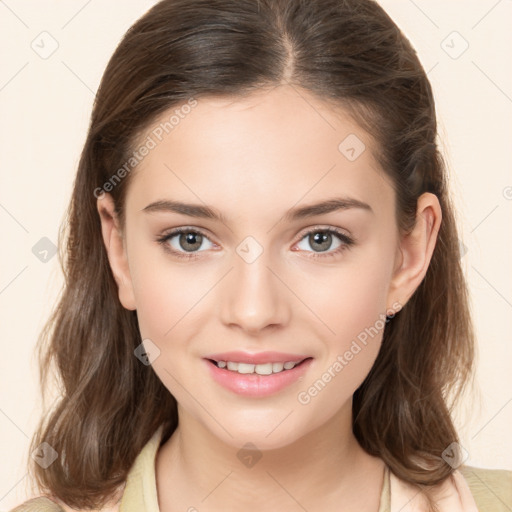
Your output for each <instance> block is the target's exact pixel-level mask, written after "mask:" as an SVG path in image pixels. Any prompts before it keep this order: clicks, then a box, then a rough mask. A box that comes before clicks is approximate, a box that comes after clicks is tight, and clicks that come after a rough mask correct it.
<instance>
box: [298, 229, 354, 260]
mask: <svg viewBox="0 0 512 512" xmlns="http://www.w3.org/2000/svg"><path fill="white" fill-rule="evenodd" d="M336 239H337V241H338V243H337V245H335V247H332V244H333V242H335V241H336ZM304 241H305V242H306V243H307V244H309V246H310V247H312V248H313V250H314V251H313V252H315V253H316V254H318V253H322V252H327V251H329V249H334V250H332V251H329V253H330V254H332V253H337V252H339V251H340V250H343V249H344V248H346V247H348V246H350V245H351V244H352V243H353V240H352V239H351V238H350V237H349V236H347V235H345V234H344V233H342V232H340V231H338V230H336V229H332V228H329V229H315V230H313V231H309V232H308V233H306V234H305V236H304V237H303V238H302V239H301V241H300V243H302V242H304ZM300 249H301V250H306V251H307V249H304V248H303V247H300Z"/></svg>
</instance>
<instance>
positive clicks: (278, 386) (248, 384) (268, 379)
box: [205, 359, 313, 397]
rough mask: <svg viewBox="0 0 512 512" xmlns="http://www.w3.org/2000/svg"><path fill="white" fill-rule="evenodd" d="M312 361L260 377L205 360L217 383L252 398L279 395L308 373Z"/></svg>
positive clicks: (308, 360)
mask: <svg viewBox="0 0 512 512" xmlns="http://www.w3.org/2000/svg"><path fill="white" fill-rule="evenodd" d="M312 361H313V359H307V360H306V361H304V362H303V363H301V364H299V365H298V366H295V367H293V368H292V369H291V370H283V371H281V372H279V373H273V374H271V375H258V374H256V373H249V374H242V373H238V372H233V371H231V370H226V369H224V368H219V367H218V366H216V365H215V364H213V363H212V362H211V361H210V360H208V359H205V362H206V364H207V365H208V366H209V368H210V372H211V375H212V377H213V379H214V380H215V381H216V382H218V383H219V384H220V385H221V386H223V387H225V388H226V389H229V390H230V391H233V392H234V393H236V394H238V395H243V396H250V397H264V396H269V395H273V394H274V393H278V392H279V391H281V390H283V389H284V388H286V387H287V386H290V385H291V384H293V383H294V382H296V381H297V380H299V378H300V377H302V376H303V375H304V374H305V373H306V372H307V370H308V368H309V367H310V365H311V363H312Z"/></svg>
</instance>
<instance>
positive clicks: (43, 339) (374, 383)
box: [29, 0, 475, 508]
mask: <svg viewBox="0 0 512 512" xmlns="http://www.w3.org/2000/svg"><path fill="white" fill-rule="evenodd" d="M279 84H290V85H291V86H293V87H300V88H303V89H304V90H307V91H310V92H311V93H313V94H315V95H316V96H317V97H318V98H320V99H322V100H325V101H329V102H332V104H333V105H340V106H343V107H344V108H345V109H348V111H349V112H350V113H351V114H352V115H353V116H354V119H356V121H357V122H358V123H359V124H360V125H361V126H362V127H363V128H365V129H366V130H367V131H368V132H369V133H370V134H371V135H372V136H373V137H374V139H375V140H376V141H377V143H378V154H377V155H375V156H376V157H377V158H378V161H379V163H380V165H381V167H382V169H383V170H384V172H385V173H386V174H387V175H388V176H389V177H390V178H391V181H392V183H393V186H394V189H395V192H396V221H397V225H398V227H399V229H400V232H401V233H406V232H408V231H409V230H411V228H412V227H413V226H414V222H415V215H416V207H417V200H418V197H419V196H420V195H421V194H422V193H424V192H431V193H433V194H435V195H436V196H437V197H438V199H439V202H440V205H441V209H442V223H441V227H440V231H439V233H438V241H437V244H436V246H435V250H434V253H433V256H432V259H431V262H430V266H429V268H428V271H427V273H426V276H425V278H424V280H423V281H422V282H421V284H420V285H419V287H418V288H417V289H416V291H415V293H414V294H413V295H412V297H411V298H410V300H409V301H408V302H407V304H406V305H405V306H404V307H403V309H402V310H401V311H400V312H399V313H398V314H397V315H396V316H395V317H394V318H392V319H391V320H390V321H389V322H388V323H387V324H386V327H385V329H384V334H383V341H382V346H381V350H380V352H379V354H378V356H377V359H376V361H375V364H374V365H373V367H372V369H371V371H370V372H369V374H368V376H367V377H366V379H365V380H364V382H363V383H362V384H361V386H360V387H359V388H358V389H357V391H356V392H355V394H354V397H353V431H354V433H355V436H356V437H357V439H358V441H359V443H360V444H361V446H362V447H363V448H364V449H365V450H366V451H367V452H368V453H369V454H372V455H375V456H378V457H381V458H382V459H383V460H384V461H385V463H386V464H387V465H388V466H389V468H390V469H391V471H392V472H393V473H394V474H395V475H396V476H398V477H399V478H401V479H403V480H405V481H407V482H409V483H411V484H414V485H417V486H418V488H419V489H420V490H421V491H422V492H425V495H426V496H427V497H428V496H429V489H430V488H431V486H434V485H435V484H437V483H440V482H442V481H444V480H445V479H446V478H447V477H448V476H449V475H450V474H451V473H452V472H453V471H454V468H453V467H451V466H450V465H449V464H447V463H446V462H445V461H444V460H443V457H442V453H443V451H444V450H445V448H447V447H448V446H449V445H450V444H451V443H452V442H454V441H458V435H457V432H456V429H455V427H454V424H453V420H452V418H451V414H452V412H453V408H454V406H455V404H456V403H457V402H458V401H459V400H460V398H461V395H462V394H463V392H464V391H465V390H466V389H467V387H468V384H469V383H470V382H471V379H472V377H473V365H474V350H475V347H474V331H473V326H472V321H471V317H470V307H469V296H468V290H467V284H466V282H465V277H464V273H463V269H462V267H461V261H460V253H459V237H458V233H457V225H456V219H455V212H454V208H453V206H452V203H451V199H450V194H449V191H448V179H447V173H446V165H445V163H444V161H443V158H442V156H441V153H440V150H439V149H438V145H437V141H436V139H437V122H436V111H435V105H434V98H433V93H432V89H431V85H430V83H429V80H428V78H427V76H426V73H425V71H424V69H423V67H422V65H421V64H420V61H419V59H418V57H417V55H416V52H415V50H414V49H413V48H412V46H411V44H410V42H409V41H408V39H407V38H406V37H405V36H404V34H403V33H402V32H401V31H400V30H399V28H398V27H397V26H396V25H395V23H394V22H393V21H392V20H391V19H390V17H389V16H388V15H387V14H386V13H385V11H384V10H383V9H382V8H381V7H380V6H379V5H378V4H377V3H376V2H375V1H372V0H259V1H256V0H163V1H161V2H159V3H158V4H156V5H155V6H154V7H152V8H151V9H150V10H149V11H148V12H147V13H146V14H144V15H143V16H142V17H141V18H140V19H139V20H138V21H137V22H136V23H135V24H134V25H133V26H132V27H131V28H130V29H129V30H128V31H127V33H126V34H125V36H124V38H123V39H122V41H121V42H120V44H119V45H118V47H117V48H116V50H115V52H114V54H113V55H112V57H111V59H110V61H109V63H108V65H107V68H106V70H105V72H104V75H103V77H102V80H101V84H100V87H99V90H98V92H97V95H96V99H95V103H94V107H93V112H92V115H91V121H90V126H89V130H88V134H87V138H86V141H85V144H84V147H83V151H82V154H81V158H80V162H79V166H78V170H77V174H76V177H75V181H74V188H73V193H72V197H71V201H70V204H69V208H68V210H67V213H66V218H65V219H64V221H63V223H62V224H61V226H60V231H59V260H60V264H61V267H62V270H63V273H64V276H65V284H64V287H63V289H62V291H61V294H60V297H59V301H58V303H57V305H56V307H55V309H54V310H53V311H52V314H51V316H50V318H49V320H48V322H47V323H46V325H45V326H44V329H43V330H42V332H41V335H40V337H39V340H38V345H37V346H38V357H39V364H40V380H41V388H42V390H43V391H42V394H43V404H45V403H46V398H45V396H46V394H47V387H48V384H49V377H50V376H54V377H55V378H56V382H57V384H58V388H57V390H58V393H57V395H58V397H57V398H56V399H55V400H54V401H53V403H52V404H51V406H49V407H46V406H45V411H44V414H43V416H42V418H41V419H40V421H39V424H38V427H37V431H36V433H35V434H34V436H33V438H32V442H31V446H30V450H31V451H32V450H34V449H35V448H36V447H37V446H39V444H40V443H42V442H44V441H46V442H47V443H49V444H50V445H51V446H52V447H53V448H54V449H55V450H56V451H57V453H58V454H59V457H58V458H57V460H55V462H53V464H51V465H50V466H49V467H47V468H46V469H43V468H42V467H41V466H39V465H38V464H36V463H34V462H32V463H31V467H30V468H29V471H30V473H31V474H32V476H33V480H34V481H35V482H36V484H37V487H38V489H39V490H40V491H42V493H43V494H46V495H48V496H49V497H56V498H57V499H59V500H62V501H63V502H64V503H66V504H68V505H70V506H72V507H75V508H99V507H101V506H103V505H104V504H105V503H106V502H107V501H108V500H109V499H110V497H111V495H112V494H113V492H114V490H115V489H116V488H118V487H119V486H120V485H122V483H123V482H124V481H125V479H126V477H127V473H128V471H129V469H130V467H131V465H132V464H133V462H134V460H135V458H136V456H137V455H138V454H139V452H140V451H141V449H142V448H143V446H144V445H145V444H146V443H147V441H148V440H149V439H150V437H151V436H152V435H153V434H154V433H155V431H156V429H157V428H158V427H159V426H160V425H164V438H163V439H164V440H166V439H168V438H169V437H170V436H171V434H172V433H173V431H174V430H175V428H176V426H177V423H178V415H177V404H176V400H175V398H174V397H173V396H172V395H171V394H170V393H169V391H168V390H167V389H166V388H165V387H164V385H163V384H162V382H161V381H160V380H159V378H158V377H157V375H156V374H155V372H154V371H153V369H152V367H151V366H145V365H143V364H140V361H139V360H138V359H137V358H136V357H135V356H134V349H135V348H136V347H137V346H138V345H139V344H140V343H141V335H140V332H139V328H138V322H137V313H136V311H128V310H126V309H124V308H123V306H122V305H121V303H120V301H119V299H118V294H117V285H116V282H115V280H114V277H113V274H112V271H111V268H110V265H109V262H108V259H107V254H106V250H105V246H104V243H103V240H102V236H101V224H100V218H99V214H98V212H97V209H96V199H97V194H96V193H95V191H97V190H99V189H101V188H102V187H103V186H104V184H105V183H107V182H109V180H111V179H112V176H113V174H114V173H115V172H116V170H117V169H119V168H121V167H122V166H123V165H124V164H125V162H127V161H128V160H129V159H130V156H131V155H133V151H134V148H135V147H136V141H137V140H138V137H139V136H140V134H141V133H144V130H145V129H147V128H148V127H149V126H151V123H153V122H154V121H155V120H156V119H157V118H158V117H159V116H161V115H162V114H163V113H164V112H166V111H168V110H169V109H170V108H171V107H173V106H179V105H183V104H184V103H186V102H188V101H189V100H190V99H191V98H195V99H196V100H199V101H200V99H201V98H203V97H204V98H207V97H209V96H213V95H215V96H225V97H241V96H243V95H246V94H250V93H251V92H252V91H257V90H260V89H261V88H265V87H270V88H271V87H273V86H276V85H279ZM129 184H130V174H129V173H127V175H126V176H125V177H124V178H123V179H122V180H120V181H119V183H116V185H115V186H114V187H112V188H111V190H110V191H109V192H110V194H111V195H112V197H113V199H114V201H115V204H116V211H117V212H118V213H119V215H120V217H121V218H123V204H124V198H125V196H126V190H127V188H128V187H129ZM147 397H151V399H150V400H148V399H147ZM434 507H435V506H434Z"/></svg>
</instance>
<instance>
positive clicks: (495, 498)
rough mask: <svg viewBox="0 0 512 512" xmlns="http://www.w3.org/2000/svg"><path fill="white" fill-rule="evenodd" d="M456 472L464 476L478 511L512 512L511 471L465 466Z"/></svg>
mask: <svg viewBox="0 0 512 512" xmlns="http://www.w3.org/2000/svg"><path fill="white" fill-rule="evenodd" d="M458 470H459V471H460V473H462V475H463V476H464V479H465V480H466V482H467V484H468V486H469V488H470V490H471V493H472V494H473V498H474V499H475V502H476V504H477V506H478V510H479V511H481V512H487V511H489V512H490V511H492V512H502V511H503V512H509V511H510V510H512V471H509V470H506V469H486V468H477V467H474V466H465V465H463V466H460V467H459V468H458Z"/></svg>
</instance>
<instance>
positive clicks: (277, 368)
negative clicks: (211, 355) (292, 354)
mask: <svg viewBox="0 0 512 512" xmlns="http://www.w3.org/2000/svg"><path fill="white" fill-rule="evenodd" d="M300 362H301V361H287V362H286V363H265V364H248V363H235V362H233V361H216V364H217V366H218V367H219V368H226V367H227V369H228V370H231V371H232V372H238V373H241V374H248V373H257V374H258V375H271V374H272V373H280V372H282V371H284V370H291V369H292V368H294V367H295V366H297V365H298V364H299V363H300Z"/></svg>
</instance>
